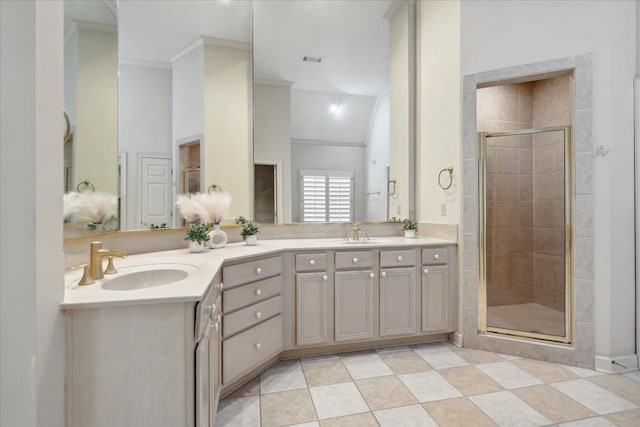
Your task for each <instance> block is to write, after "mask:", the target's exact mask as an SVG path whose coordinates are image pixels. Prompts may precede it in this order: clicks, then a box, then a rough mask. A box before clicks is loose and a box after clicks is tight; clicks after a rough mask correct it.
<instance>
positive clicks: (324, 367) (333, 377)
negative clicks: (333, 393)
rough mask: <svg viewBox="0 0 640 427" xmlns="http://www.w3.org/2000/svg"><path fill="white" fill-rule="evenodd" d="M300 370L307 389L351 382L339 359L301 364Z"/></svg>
mask: <svg viewBox="0 0 640 427" xmlns="http://www.w3.org/2000/svg"><path fill="white" fill-rule="evenodd" d="M302 370H303V371H304V376H305V377H306V378H307V384H308V385H309V387H317V386H320V385H327V384H338V383H345V382H348V381H351V375H349V372H347V368H345V367H344V364H343V363H342V360H340V358H336V359H327V360H320V361H317V362H313V363H303V364H302Z"/></svg>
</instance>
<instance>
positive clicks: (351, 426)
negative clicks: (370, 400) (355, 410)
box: [320, 412, 378, 427]
mask: <svg viewBox="0 0 640 427" xmlns="http://www.w3.org/2000/svg"><path fill="white" fill-rule="evenodd" d="M320 426H321V427H378V422H377V421H376V419H375V417H374V416H373V414H372V413H371V412H366V413H364V414H357V415H348V416H346V417H339V418H329V419H328V420H322V421H320Z"/></svg>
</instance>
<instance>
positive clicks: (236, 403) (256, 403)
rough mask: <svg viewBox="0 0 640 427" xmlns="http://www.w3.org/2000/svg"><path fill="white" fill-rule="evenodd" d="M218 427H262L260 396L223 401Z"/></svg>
mask: <svg viewBox="0 0 640 427" xmlns="http://www.w3.org/2000/svg"><path fill="white" fill-rule="evenodd" d="M216 427H260V398H259V397H258V396H251V397H241V398H238V399H223V400H221V401H220V404H219V405H218V413H217V414H216Z"/></svg>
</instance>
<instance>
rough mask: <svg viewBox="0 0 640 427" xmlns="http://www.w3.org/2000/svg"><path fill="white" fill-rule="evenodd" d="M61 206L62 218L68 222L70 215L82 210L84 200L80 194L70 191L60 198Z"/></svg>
mask: <svg viewBox="0 0 640 427" xmlns="http://www.w3.org/2000/svg"><path fill="white" fill-rule="evenodd" d="M62 205H63V214H62V215H63V218H64V220H65V221H67V220H69V219H70V218H71V216H72V215H74V214H76V213H78V212H80V211H81V210H82V209H84V205H85V199H84V198H83V197H82V196H81V195H80V193H78V192H75V191H70V192H68V193H66V194H65V195H64V196H63V198H62Z"/></svg>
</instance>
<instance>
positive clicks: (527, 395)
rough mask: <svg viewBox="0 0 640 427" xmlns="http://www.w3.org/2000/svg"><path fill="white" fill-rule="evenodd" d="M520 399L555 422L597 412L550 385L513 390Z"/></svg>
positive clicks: (575, 418) (583, 416) (562, 421)
mask: <svg viewBox="0 0 640 427" xmlns="http://www.w3.org/2000/svg"><path fill="white" fill-rule="evenodd" d="M511 393H513V394H514V395H516V396H517V397H518V398H520V400H522V401H523V402H525V403H527V404H528V405H529V406H531V407H532V408H533V409H535V410H537V411H538V412H540V413H541V414H542V415H544V416H545V417H547V418H549V419H550V420H551V421H553V422H555V423H564V422H568V421H573V420H579V419H582V418H589V417H595V416H596V415H597V414H596V413H595V412H593V411H592V410H591V409H589V408H587V407H585V406H583V405H581V404H580V403H578V402H576V401H575V400H573V399H571V398H570V397H568V396H566V395H564V394H562V393H560V392H559V391H558V390H556V389H554V388H552V387H550V386H548V385H546V384H545V385H536V386H533V387H524V388H518V389H515V390H511Z"/></svg>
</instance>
